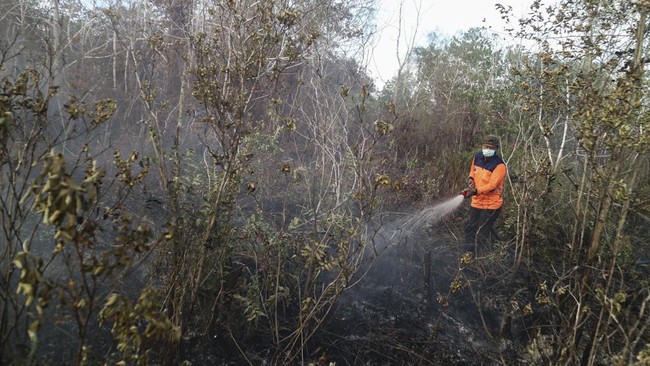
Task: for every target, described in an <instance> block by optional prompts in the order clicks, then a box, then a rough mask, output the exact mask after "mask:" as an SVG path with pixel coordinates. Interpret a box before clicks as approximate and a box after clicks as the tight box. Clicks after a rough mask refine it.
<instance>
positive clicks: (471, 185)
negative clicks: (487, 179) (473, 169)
mask: <svg viewBox="0 0 650 366" xmlns="http://www.w3.org/2000/svg"><path fill="white" fill-rule="evenodd" d="M467 187H469V188H474V187H475V186H474V179H473V178H472V177H469V178H467Z"/></svg>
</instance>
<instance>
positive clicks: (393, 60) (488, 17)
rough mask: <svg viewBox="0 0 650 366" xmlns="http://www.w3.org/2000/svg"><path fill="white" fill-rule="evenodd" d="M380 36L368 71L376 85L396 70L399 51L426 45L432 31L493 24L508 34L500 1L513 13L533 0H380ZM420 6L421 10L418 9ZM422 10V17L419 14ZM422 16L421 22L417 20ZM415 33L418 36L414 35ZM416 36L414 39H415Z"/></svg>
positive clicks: (402, 53)
mask: <svg viewBox="0 0 650 366" xmlns="http://www.w3.org/2000/svg"><path fill="white" fill-rule="evenodd" d="M377 1H378V6H379V9H380V10H379V11H378V14H377V32H378V37H377V40H376V42H375V44H374V48H373V52H372V53H371V55H370V57H369V59H368V62H369V65H368V66H369V70H368V71H369V72H370V74H371V75H372V76H373V77H374V79H375V81H376V84H377V87H378V88H381V87H382V86H383V85H384V84H385V83H386V82H387V81H388V80H390V79H391V78H392V77H393V76H395V74H396V73H397V69H398V65H399V61H398V56H397V49H398V47H397V44H398V38H399V55H400V57H401V58H404V56H405V54H406V49H407V47H409V46H412V45H413V44H414V45H415V46H425V45H426V43H427V35H428V34H429V33H431V32H433V31H439V32H442V33H443V34H445V35H448V36H452V35H454V34H456V33H458V32H461V31H463V30H467V29H469V28H472V27H481V26H486V27H491V29H492V30H493V31H495V32H497V33H498V34H500V35H503V37H507V34H506V32H505V31H504V28H505V27H506V23H505V22H504V21H503V20H502V19H501V14H500V13H499V12H498V11H497V9H496V8H495V6H494V5H495V4H496V3H497V2H498V3H500V4H502V5H504V6H506V7H507V6H512V8H513V12H512V13H513V15H514V16H519V17H520V16H522V15H523V14H525V13H526V12H527V10H528V8H529V6H530V4H531V3H532V0H377ZM400 3H401V4H402V9H403V10H402V14H403V16H402V19H404V20H403V21H402V32H401V35H400V34H399V33H398V30H399V27H398V26H399V24H400V22H399V18H400V17H399V6H400ZM418 9H419V11H418ZM418 14H419V17H418ZM418 18H419V22H418V21H417V20H418ZM414 35H415V38H414ZM413 40H414V41H413Z"/></svg>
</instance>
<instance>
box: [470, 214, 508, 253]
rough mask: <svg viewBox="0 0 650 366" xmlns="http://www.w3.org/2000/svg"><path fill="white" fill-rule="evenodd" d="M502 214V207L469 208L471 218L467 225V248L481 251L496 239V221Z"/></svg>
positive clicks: (472, 250)
mask: <svg viewBox="0 0 650 366" xmlns="http://www.w3.org/2000/svg"><path fill="white" fill-rule="evenodd" d="M499 214H501V208H500V207H499V208H498V209H496V210H487V209H480V208H476V207H471V206H470V208H469V219H468V221H467V227H465V248H464V249H465V250H467V251H471V252H477V253H478V252H479V249H481V247H485V246H487V244H489V243H491V242H492V240H493V239H495V237H496V234H495V233H494V222H495V221H496V220H497V218H498V217H499Z"/></svg>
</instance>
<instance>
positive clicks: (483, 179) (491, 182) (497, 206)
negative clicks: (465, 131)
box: [461, 135, 507, 251]
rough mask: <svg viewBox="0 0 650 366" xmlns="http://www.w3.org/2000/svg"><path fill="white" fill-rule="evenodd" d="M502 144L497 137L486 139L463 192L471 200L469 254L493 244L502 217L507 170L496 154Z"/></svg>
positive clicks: (466, 232)
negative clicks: (504, 182) (494, 231)
mask: <svg viewBox="0 0 650 366" xmlns="http://www.w3.org/2000/svg"><path fill="white" fill-rule="evenodd" d="M499 145H500V144H499V138H498V137H497V136H494V135H488V136H486V137H485V138H484V139H483V143H482V150H481V151H480V152H478V153H476V155H474V159H473V160H472V165H471V167H470V171H469V177H468V179H467V184H468V187H467V188H466V189H464V190H463V191H462V192H461V195H462V196H464V197H465V198H471V199H472V203H471V206H470V209H469V218H468V221H467V226H466V228H465V249H466V250H468V251H474V250H475V249H478V247H479V246H483V245H486V244H488V243H490V242H491V240H492V237H493V230H494V229H493V227H494V222H495V221H496V219H497V218H498V217H499V214H501V206H503V198H502V195H501V194H502V191H503V180H504V178H505V176H506V173H507V168H506V164H505V163H504V162H503V159H501V157H500V156H499V155H497V153H496V152H497V150H498V149H499Z"/></svg>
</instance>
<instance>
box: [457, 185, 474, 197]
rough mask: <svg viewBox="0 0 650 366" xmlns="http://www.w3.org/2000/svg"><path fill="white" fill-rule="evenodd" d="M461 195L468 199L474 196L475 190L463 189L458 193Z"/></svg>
mask: <svg viewBox="0 0 650 366" xmlns="http://www.w3.org/2000/svg"><path fill="white" fill-rule="evenodd" d="M460 194H461V195H463V197H465V198H470V197H472V196H475V195H476V188H473V187H470V188H465V189H463V191H462V192H460Z"/></svg>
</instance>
